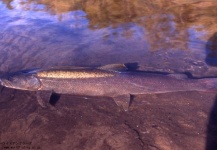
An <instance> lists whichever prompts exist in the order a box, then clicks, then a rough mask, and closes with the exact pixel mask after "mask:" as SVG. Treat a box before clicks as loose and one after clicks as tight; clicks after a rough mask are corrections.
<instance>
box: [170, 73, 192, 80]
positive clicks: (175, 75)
mask: <svg viewBox="0 0 217 150" xmlns="http://www.w3.org/2000/svg"><path fill="white" fill-rule="evenodd" d="M168 76H170V77H173V78H176V79H187V78H188V76H187V75H186V74H179V73H175V74H168Z"/></svg>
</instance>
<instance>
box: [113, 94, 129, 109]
mask: <svg viewBox="0 0 217 150" xmlns="http://www.w3.org/2000/svg"><path fill="white" fill-rule="evenodd" d="M131 99H132V96H131V95H130V94H126V95H120V96H116V97H113V100H114V101H115V103H116V104H117V105H118V106H120V107H122V108H123V109H124V110H125V111H128V109H129V106H130V104H131Z"/></svg>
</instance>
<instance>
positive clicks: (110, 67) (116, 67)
mask: <svg viewBox="0 0 217 150" xmlns="http://www.w3.org/2000/svg"><path fill="white" fill-rule="evenodd" d="M97 69H101V70H108V71H117V72H122V71H127V70H128V68H127V67H126V66H125V65H124V64H109V65H105V66H101V67H98V68H97Z"/></svg>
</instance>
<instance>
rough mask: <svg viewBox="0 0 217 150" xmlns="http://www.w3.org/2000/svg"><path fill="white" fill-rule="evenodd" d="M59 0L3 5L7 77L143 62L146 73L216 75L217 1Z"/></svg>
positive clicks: (0, 67) (14, 0)
mask: <svg viewBox="0 0 217 150" xmlns="http://www.w3.org/2000/svg"><path fill="white" fill-rule="evenodd" d="M43 2H44V3H43ZM55 2H56V3H57V4H56V3H55ZM55 2H54V1H51V0H46V1H42V2H41V3H39V2H38V1H30V0H26V1H21V0H3V1H0V20H1V21H0V55H1V57H2V59H0V71H1V72H10V71H17V70H21V69H28V68H36V67H48V66H69V65H70V66H101V65H105V64H111V63H133V62H137V63H138V64H139V66H140V68H139V69H140V70H147V71H164V72H190V73H192V74H193V75H194V76H216V75H217V69H216V66H217V63H216V62H217V56H215V55H212V56H211V55H209V54H210V53H212V54H213V53H215V51H217V50H216V49H215V46H213V45H215V43H216V42H215V41H216V40H215V38H213V37H214V35H215V33H216V32H217V30H216V25H215V24H214V23H215V22H216V21H217V19H216V17H215V15H216V6H217V4H216V3H215V2H212V1H210V2H197V3H196V2H195V1H194V0H192V1H191V0H189V1H188V2H182V3H181V2H180V4H178V3H177V4H175V3H172V2H168V4H167V5H162V4H163V1H162V3H161V1H158V2H157V1H156V2H155V1H153V3H148V2H147V1H145V0H144V3H143V2H142V1H139V0H133V1H127V3H126V4H125V5H121V4H122V2H121V1H115V0H111V1H108V2H107V1H105V3H100V1H99V2H98V1H95V2H94V4H92V3H93V2H92V1H83V3H82V1H79V0H78V1H76V2H74V3H72V2H71V1H55ZM141 2H142V3H141ZM213 39H214V40H213ZM213 41H214V42H213ZM207 45H211V47H213V48H208V47H209V46H207Z"/></svg>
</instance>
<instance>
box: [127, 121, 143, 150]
mask: <svg viewBox="0 0 217 150" xmlns="http://www.w3.org/2000/svg"><path fill="white" fill-rule="evenodd" d="M124 124H125V125H126V126H127V127H128V128H129V129H130V130H132V131H133V132H135V133H136V135H137V136H138V139H139V141H140V143H141V144H140V145H141V147H142V149H144V146H145V143H144V141H143V140H142V138H141V135H140V133H139V131H138V130H137V129H135V128H133V127H132V126H131V125H130V124H129V123H128V122H127V121H125V122H124Z"/></svg>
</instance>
